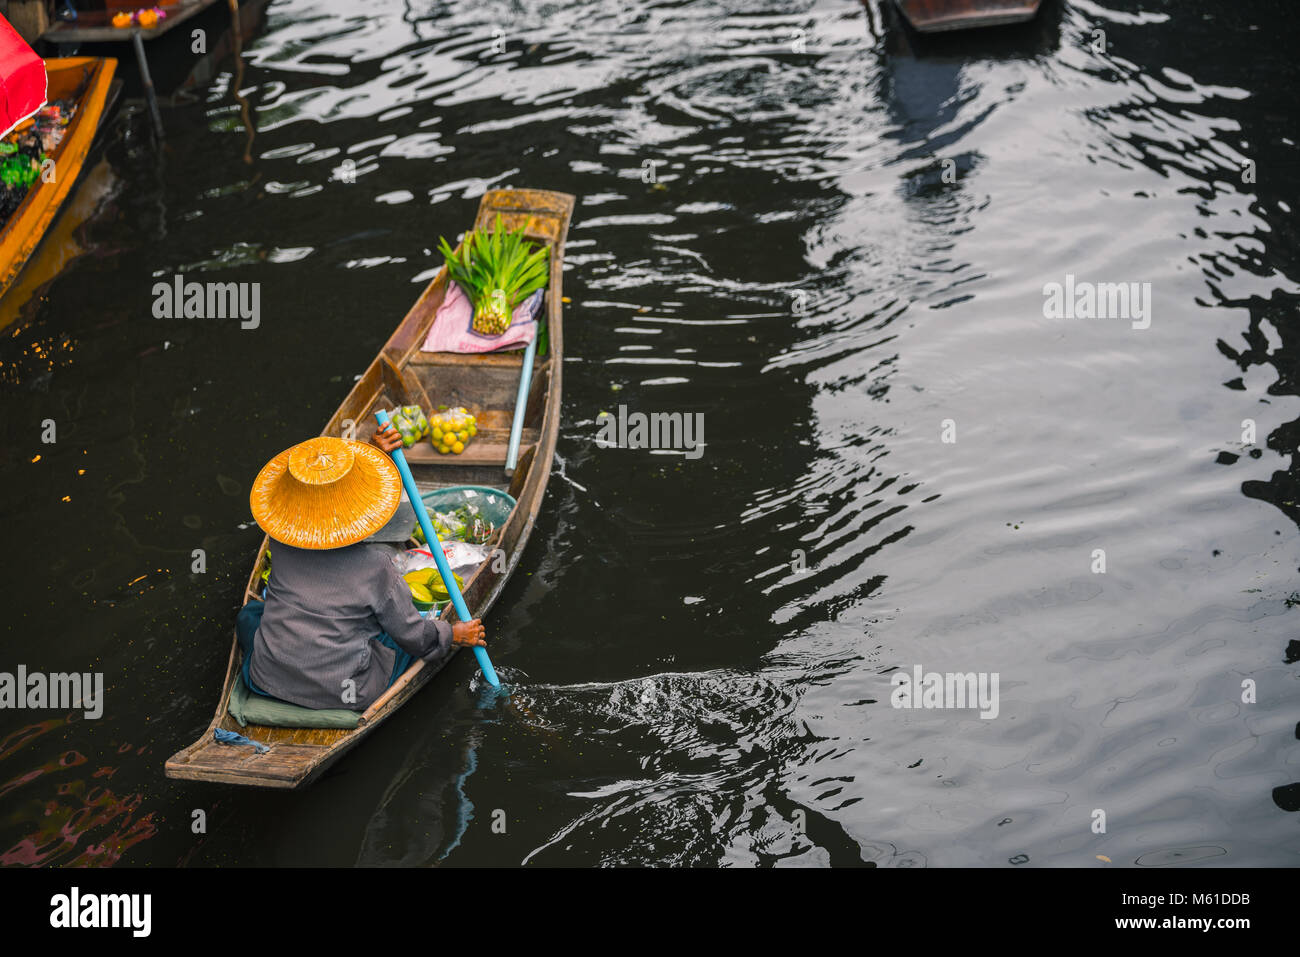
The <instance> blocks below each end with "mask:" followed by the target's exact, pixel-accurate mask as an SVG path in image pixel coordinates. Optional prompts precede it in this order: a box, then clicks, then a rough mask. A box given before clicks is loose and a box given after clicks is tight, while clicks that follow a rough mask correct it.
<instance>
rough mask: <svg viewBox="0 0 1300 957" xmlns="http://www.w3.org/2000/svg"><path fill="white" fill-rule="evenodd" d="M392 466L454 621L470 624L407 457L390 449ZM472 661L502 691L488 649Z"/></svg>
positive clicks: (382, 418)
mask: <svg viewBox="0 0 1300 957" xmlns="http://www.w3.org/2000/svg"><path fill="white" fill-rule="evenodd" d="M375 418H376V419H377V420H378V421H379V425H380V428H382V427H383V426H385V425H388V413H387V412H386V411H385V410H384V409H380V410H379V411H378V412H376V413H375ZM392 456H393V464H395V465H396V466H397V471H398V472H400V473H401V475H402V485H403V486H404V487H405V488H406V494H407V497H408V498H410V500H411V505H412V507H413V508H414V509H415V517H416V518H418V519H419V520H420V528H421V529H423V530H424V540H425V542H427V543H428V545H429V551H430V552H432V553H433V560H434V561H435V562H436V563H437V564H438V574H439V575H441V576H442V583H443V584H444V585H445V586H446V587H447V594H448V595H450V596H451V604H452V607H453V608H455V609H456V617H458V618H459V619H460V620H461V621H469V620H470V614H469V608H468V607H466V605H465V596H464V595H462V594H461V593H460V586H459V585H457V584H456V576H455V575H453V574H452V573H451V566H450V565H448V564H447V556H446V555H444V554H443V553H442V542H441V541H440V540H439V539H438V533H437V532H435V531H434V530H433V522H431V521H430V520H429V510H428V509H427V508H425V505H424V499H422V498H420V490H419V489H418V488H416V487H415V478H414V476H412V475H411V467H410V466H409V465H407V464H406V454H405V453H404V452H403V451H402V450H401V449H393V451H392ZM474 657H475V658H477V659H478V666H479V669H480V670H481V671H482V672H483V677H484V678H486V679H487V683H488V684H490V685H491V686H492V687H493V688H500V687H501V680H500V679H499V678H497V672H496V669H495V668H493V667H492V659H490V658H489V657H488V653H487V649H486V648H484V647H482V646H480V645H475V646H474Z"/></svg>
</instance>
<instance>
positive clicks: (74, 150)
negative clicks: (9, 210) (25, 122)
mask: <svg viewBox="0 0 1300 957" xmlns="http://www.w3.org/2000/svg"><path fill="white" fill-rule="evenodd" d="M116 70H117V61H116V60H111V59H104V58H96V57H64V58H61V59H54V60H46V61H45V73H46V76H47V78H48V87H47V93H46V99H47V100H49V101H50V102H53V101H54V100H65V99H75V100H76V101H77V110H76V113H75V114H73V117H72V120H71V121H70V122H69V123H68V126H67V129H66V130H65V132H64V134H63V139H62V141H61V142H60V143H59V145H58V146H56V147H55V148H54V152H53V153H52V154H51V158H52V159H53V160H54V173H55V175H54V177H53V179H52V181H51V182H45V180H44V178H41V179H37V180H36V182H35V183H33V184H32V187H31V189H29V190H28V191H27V195H26V197H24V198H23V201H22V204H21V205H19V207H18V208H17V209H16V210H14V212H13V214H12V215H11V216H10V217H9V219H8V221H7V222H6V223H5V224H4V226H3V227H0V296H3V295H4V294H5V293H6V292H7V291H8V290H9V287H10V286H11V285H12V284H13V282H14V280H15V279H17V278H18V274H19V273H20V272H22V268H23V265H24V264H25V263H26V262H27V260H28V259H29V258H31V255H32V253H33V252H35V251H36V247H37V246H38V245H40V242H41V238H42V237H43V236H44V235H45V231H46V230H47V229H48V228H49V225H50V223H51V222H53V220H54V217H55V216H56V215H57V214H58V212H59V209H60V207H61V206H62V205H63V201H64V200H65V199H67V197H68V194H69V193H70V192H71V191H72V187H73V184H74V183H76V181H77V176H78V174H80V172H81V167H82V165H83V164H84V163H85V161H86V154H87V153H89V152H90V144H91V142H93V140H94V139H95V132H96V131H97V130H98V129H99V124H100V120H101V119H102V118H103V116H104V112H105V105H106V104H107V103H108V102H109V89H110V87H111V86H112V83H113V74H114V72H115V71H116ZM20 129H21V127H20Z"/></svg>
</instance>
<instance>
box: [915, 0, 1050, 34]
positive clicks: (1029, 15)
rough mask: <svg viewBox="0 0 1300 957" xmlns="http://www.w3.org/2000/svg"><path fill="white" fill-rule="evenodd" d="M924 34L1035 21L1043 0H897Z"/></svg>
mask: <svg viewBox="0 0 1300 957" xmlns="http://www.w3.org/2000/svg"><path fill="white" fill-rule="evenodd" d="M894 2H895V3H897V4H898V8H899V10H901V11H902V13H903V16H904V17H905V18H906V19H907V22H908V23H910V24H911V25H912V27H913V28H915V29H916V30H919V31H920V32H922V33H939V32H942V31H946V30H970V29H974V28H976V27H996V26H1002V25H1004V24H1009V23H1023V22H1024V21H1026V20H1032V19H1033V18H1034V16H1035V14H1037V13H1038V7H1039V4H1040V3H1041V0H894Z"/></svg>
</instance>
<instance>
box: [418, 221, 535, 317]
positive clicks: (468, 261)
mask: <svg viewBox="0 0 1300 957" xmlns="http://www.w3.org/2000/svg"><path fill="white" fill-rule="evenodd" d="M438 251H439V252H441V253H442V254H443V256H445V257H446V259H447V272H448V274H449V275H450V276H451V278H452V280H454V281H455V282H456V283H457V284H458V285H459V286H460V287H461V288H462V289H463V290H465V294H466V295H467V296H469V299H470V302H471V303H473V305H474V323H473V326H474V331H475V332H477V333H479V334H480V335H485V336H499V335H501V333H503V332H505V331H506V330H507V329H509V328H510V322H511V320H512V319H513V316H514V311H515V309H516V308H517V307H518V305H519V304H520V303H521V302H523V301H524V300H525V299H527V298H528V297H529V296H531V295H532V294H533V293H534V292H536V291H537V290H538V289H541V288H542V287H544V286H545V285H546V276H547V254H548V253H549V252H550V250H549V249H548V248H547V247H546V246H538V247H534V244H533V243H530V242H528V241H527V240H525V239H524V229H523V227H522V226H521V227H519V229H516V230H514V231H512V232H507V231H506V228H505V224H504V223H503V222H502V221H501V216H500V215H498V216H497V219H496V223H495V225H494V227H493V230H492V232H490V233H489V232H484V231H480V230H475V231H474V232H472V233H470V234H469V235H468V236H466V237H465V241H464V242H463V243H461V246H460V249H459V250H453V249H452V248H451V246H450V245H449V244H448V242H447V240H446V239H445V238H444V239H440V240H439V241H438Z"/></svg>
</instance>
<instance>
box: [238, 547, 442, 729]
mask: <svg viewBox="0 0 1300 957" xmlns="http://www.w3.org/2000/svg"><path fill="white" fill-rule="evenodd" d="M392 556H393V548H392V546H389V545H382V544H376V543H371V542H362V543H360V544H358V545H349V546H348V547H346V548H331V549H326V550H308V549H303V548H294V547H292V546H290V545H285V544H283V543H281V542H274V543H272V546H271V578H270V581H269V582H268V583H267V590H266V610H265V612H264V613H263V615H262V624H261V626H260V627H259V628H258V629H257V634H256V636H254V639H253V660H252V665H251V667H250V674H251V676H252V678H253V682H254V683H255V684H256V685H257V686H258V687H259V688H261V689H262V690H263V691H265V692H267V693H268V694H272V695H275V697H277V698H282V699H283V700H285V701H291V702H293V703H294V704H299V705H303V706H304V707H307V708H350V709H352V710H354V711H363V710H365V709H366V708H367V707H369V706H370V705H371V704H372V703H373V702H374V701H375V699H376V698H378V697H379V696H380V695H381V694H383V692H384V689H385V688H386V687H388V682H389V678H391V677H392V672H393V663H394V661H395V660H396V657H397V653H396V652H395V651H394V650H393V649H392V648H389V647H387V646H386V645H383V644H381V643H380V642H379V641H377V640H375V639H376V638H377V637H378V636H379V634H380V633H381V632H387V633H388V634H389V635H390V636H391V637H392V639H393V641H394V642H395V643H396V644H397V645H398V646H399V647H400V648H402V649H404V650H405V651H407V652H409V653H410V654H412V655H415V656H416V657H417V658H423V659H424V660H425V661H428V662H436V661H438V660H440V659H441V658H443V657H444V656H446V655H447V654H448V653H449V652H450V651H451V625H449V624H447V623H446V622H444V621H439V620H437V619H435V618H433V617H429V618H422V617H420V613H419V611H417V610H416V608H415V606H414V605H413V604H412V603H411V591H410V589H409V588H408V587H407V584H406V582H405V581H404V580H403V579H402V576H401V575H399V574H398V573H397V569H396V567H395V566H394V565H393V562H392ZM350 690H351V691H354V692H355V700H348V698H349V696H350V695H349V691H350Z"/></svg>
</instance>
